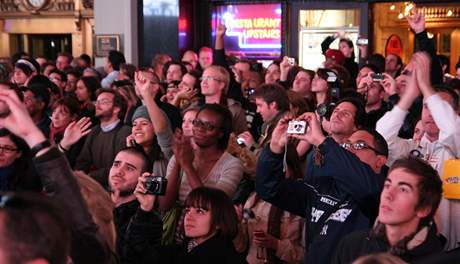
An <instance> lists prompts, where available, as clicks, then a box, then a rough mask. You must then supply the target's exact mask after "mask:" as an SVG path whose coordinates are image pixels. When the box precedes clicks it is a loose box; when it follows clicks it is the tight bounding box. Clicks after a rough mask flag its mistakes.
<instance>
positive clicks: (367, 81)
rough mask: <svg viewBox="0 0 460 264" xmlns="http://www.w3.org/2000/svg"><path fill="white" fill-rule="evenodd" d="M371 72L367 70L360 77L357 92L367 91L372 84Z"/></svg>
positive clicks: (363, 92)
mask: <svg viewBox="0 0 460 264" xmlns="http://www.w3.org/2000/svg"><path fill="white" fill-rule="evenodd" d="M373 73H374V72H369V73H368V74H367V76H366V77H363V78H361V80H360V81H359V83H358V88H357V90H356V91H357V92H358V93H360V94H365V93H367V90H368V89H369V87H370V86H371V85H372V77H371V75H372V74H373Z"/></svg>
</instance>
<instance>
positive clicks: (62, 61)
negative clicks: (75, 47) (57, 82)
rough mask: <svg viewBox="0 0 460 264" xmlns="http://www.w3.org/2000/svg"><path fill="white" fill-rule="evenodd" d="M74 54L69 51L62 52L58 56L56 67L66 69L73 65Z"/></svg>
mask: <svg viewBox="0 0 460 264" xmlns="http://www.w3.org/2000/svg"><path fill="white" fill-rule="evenodd" d="M72 60H73V56H72V54H70V53H68V52H60V53H59V54H58V56H57V58H56V68H57V69H58V70H60V71H65V70H67V68H69V67H71V66H70V63H72Z"/></svg>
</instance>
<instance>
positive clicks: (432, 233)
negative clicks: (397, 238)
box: [331, 228, 442, 264]
mask: <svg viewBox="0 0 460 264" xmlns="http://www.w3.org/2000/svg"><path fill="white" fill-rule="evenodd" d="M389 249H390V245H389V244H388V242H387V241H386V239H383V238H381V237H376V235H373V234H371V232H369V231H358V232H354V233H352V234H350V235H348V236H346V237H345V238H344V239H342V241H341V242H340V243H339V246H338V247H337V251H336V252H335V254H334V257H333V259H332V262H331V263H334V264H339V263H352V262H353V261H354V260H355V259H357V258H358V257H360V256H365V255H369V254H374V253H380V252H388V251H389ZM441 251H442V245H441V242H440V240H439V238H438V237H437V236H436V229H435V228H429V231H428V235H427V236H426V238H425V240H424V241H423V242H422V243H421V244H420V245H418V246H416V247H415V248H413V249H411V250H408V251H407V252H406V253H405V254H403V255H401V256H398V257H400V258H401V259H402V260H404V261H406V262H409V263H418V262H419V261H422V260H424V259H425V258H427V257H429V256H432V255H436V254H439V253H440V252H441Z"/></svg>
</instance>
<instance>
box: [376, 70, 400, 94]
mask: <svg viewBox="0 0 460 264" xmlns="http://www.w3.org/2000/svg"><path fill="white" fill-rule="evenodd" d="M382 74H383V80H381V81H380V84H382V86H383V90H384V91H385V93H386V94H388V95H389V96H392V95H393V94H396V93H397V88H396V80H395V79H394V78H393V77H391V75H389V74H388V73H382Z"/></svg>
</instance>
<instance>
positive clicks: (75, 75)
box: [64, 68, 81, 95]
mask: <svg viewBox="0 0 460 264" xmlns="http://www.w3.org/2000/svg"><path fill="white" fill-rule="evenodd" d="M65 74H66V76H67V84H66V86H65V90H64V93H65V94H71V95H73V94H74V93H75V90H76V89H77V82H78V80H79V79H80V75H81V73H80V72H79V71H77V70H75V69H73V68H71V69H69V70H67V71H66V72H65Z"/></svg>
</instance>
